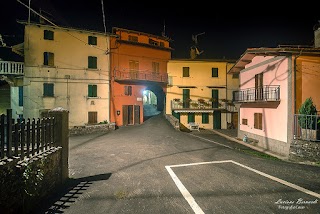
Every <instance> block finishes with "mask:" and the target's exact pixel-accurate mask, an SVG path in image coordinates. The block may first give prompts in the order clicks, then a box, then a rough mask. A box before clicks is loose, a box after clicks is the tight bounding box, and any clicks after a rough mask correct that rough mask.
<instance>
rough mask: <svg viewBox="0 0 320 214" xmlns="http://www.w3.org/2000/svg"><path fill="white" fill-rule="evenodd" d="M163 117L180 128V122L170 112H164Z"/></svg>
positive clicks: (176, 127)
mask: <svg viewBox="0 0 320 214" xmlns="http://www.w3.org/2000/svg"><path fill="white" fill-rule="evenodd" d="M165 117H166V119H167V120H168V121H169V122H170V123H171V125H172V126H173V127H174V128H175V129H177V130H180V122H179V120H178V119H177V118H175V117H174V116H172V115H171V114H165Z"/></svg>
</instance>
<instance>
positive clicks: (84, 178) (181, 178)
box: [34, 114, 320, 214]
mask: <svg viewBox="0 0 320 214" xmlns="http://www.w3.org/2000/svg"><path fill="white" fill-rule="evenodd" d="M256 153H257V152H254V150H251V149H250V148H248V147H245V146H244V145H241V144H238V143H236V142H233V141H229V140H227V139H225V138H223V137H221V136H219V135H216V134H214V133H213V132H210V131H205V130H202V131H200V132H198V131H192V132H181V131H177V130H175V129H174V128H173V127H172V126H171V125H170V123H169V122H168V121H167V120H166V119H165V118H164V116H163V115H162V114H159V115H157V116H155V117H152V118H150V119H148V120H147V121H145V123H143V124H141V125H138V126H126V127H120V128H119V129H117V130H115V131H110V132H108V133H104V134H91V135H86V136H73V137H70V157H69V166H70V170H69V174H70V178H72V179H71V181H70V182H69V183H68V186H67V187H66V188H64V189H61V191H59V193H58V194H57V195H54V196H52V197H51V198H49V199H47V200H46V203H44V204H42V206H40V204H41V203H39V207H38V208H37V210H36V211H35V212H34V213H36V212H38V213H77V214H82V213H85V214H89V213H90V214H91V213H112V214H113V213H115V214H119V213H146V214H150V213H153V214H155V213H166V214H170V213H172V214H180V213H181V214H188V213H206V214H207V213H241V214H243V213H250V214H251V213H259V214H261V213H268V214H269V213H290V214H291V213H312V214H313V213H320V212H319V211H320V202H319V200H320V179H319V177H320V167H317V166H310V165H303V164H296V163H290V162H286V161H282V160H276V159H271V158H263V157H259V156H256V155H254V154H256Z"/></svg>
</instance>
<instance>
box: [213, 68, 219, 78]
mask: <svg viewBox="0 0 320 214" xmlns="http://www.w3.org/2000/svg"><path fill="white" fill-rule="evenodd" d="M212 77H218V68H212Z"/></svg>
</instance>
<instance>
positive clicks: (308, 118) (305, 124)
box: [293, 114, 320, 141]
mask: <svg viewBox="0 0 320 214" xmlns="http://www.w3.org/2000/svg"><path fill="white" fill-rule="evenodd" d="M293 121H294V123H293V137H294V139H300V140H308V141H320V115H305V114H295V115H294V120H293Z"/></svg>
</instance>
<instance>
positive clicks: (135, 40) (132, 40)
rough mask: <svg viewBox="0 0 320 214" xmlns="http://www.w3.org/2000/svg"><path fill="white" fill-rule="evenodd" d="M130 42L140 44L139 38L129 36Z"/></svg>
mask: <svg viewBox="0 0 320 214" xmlns="http://www.w3.org/2000/svg"><path fill="white" fill-rule="evenodd" d="M129 41H131V42H138V37H137V36H132V35H129Z"/></svg>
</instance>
